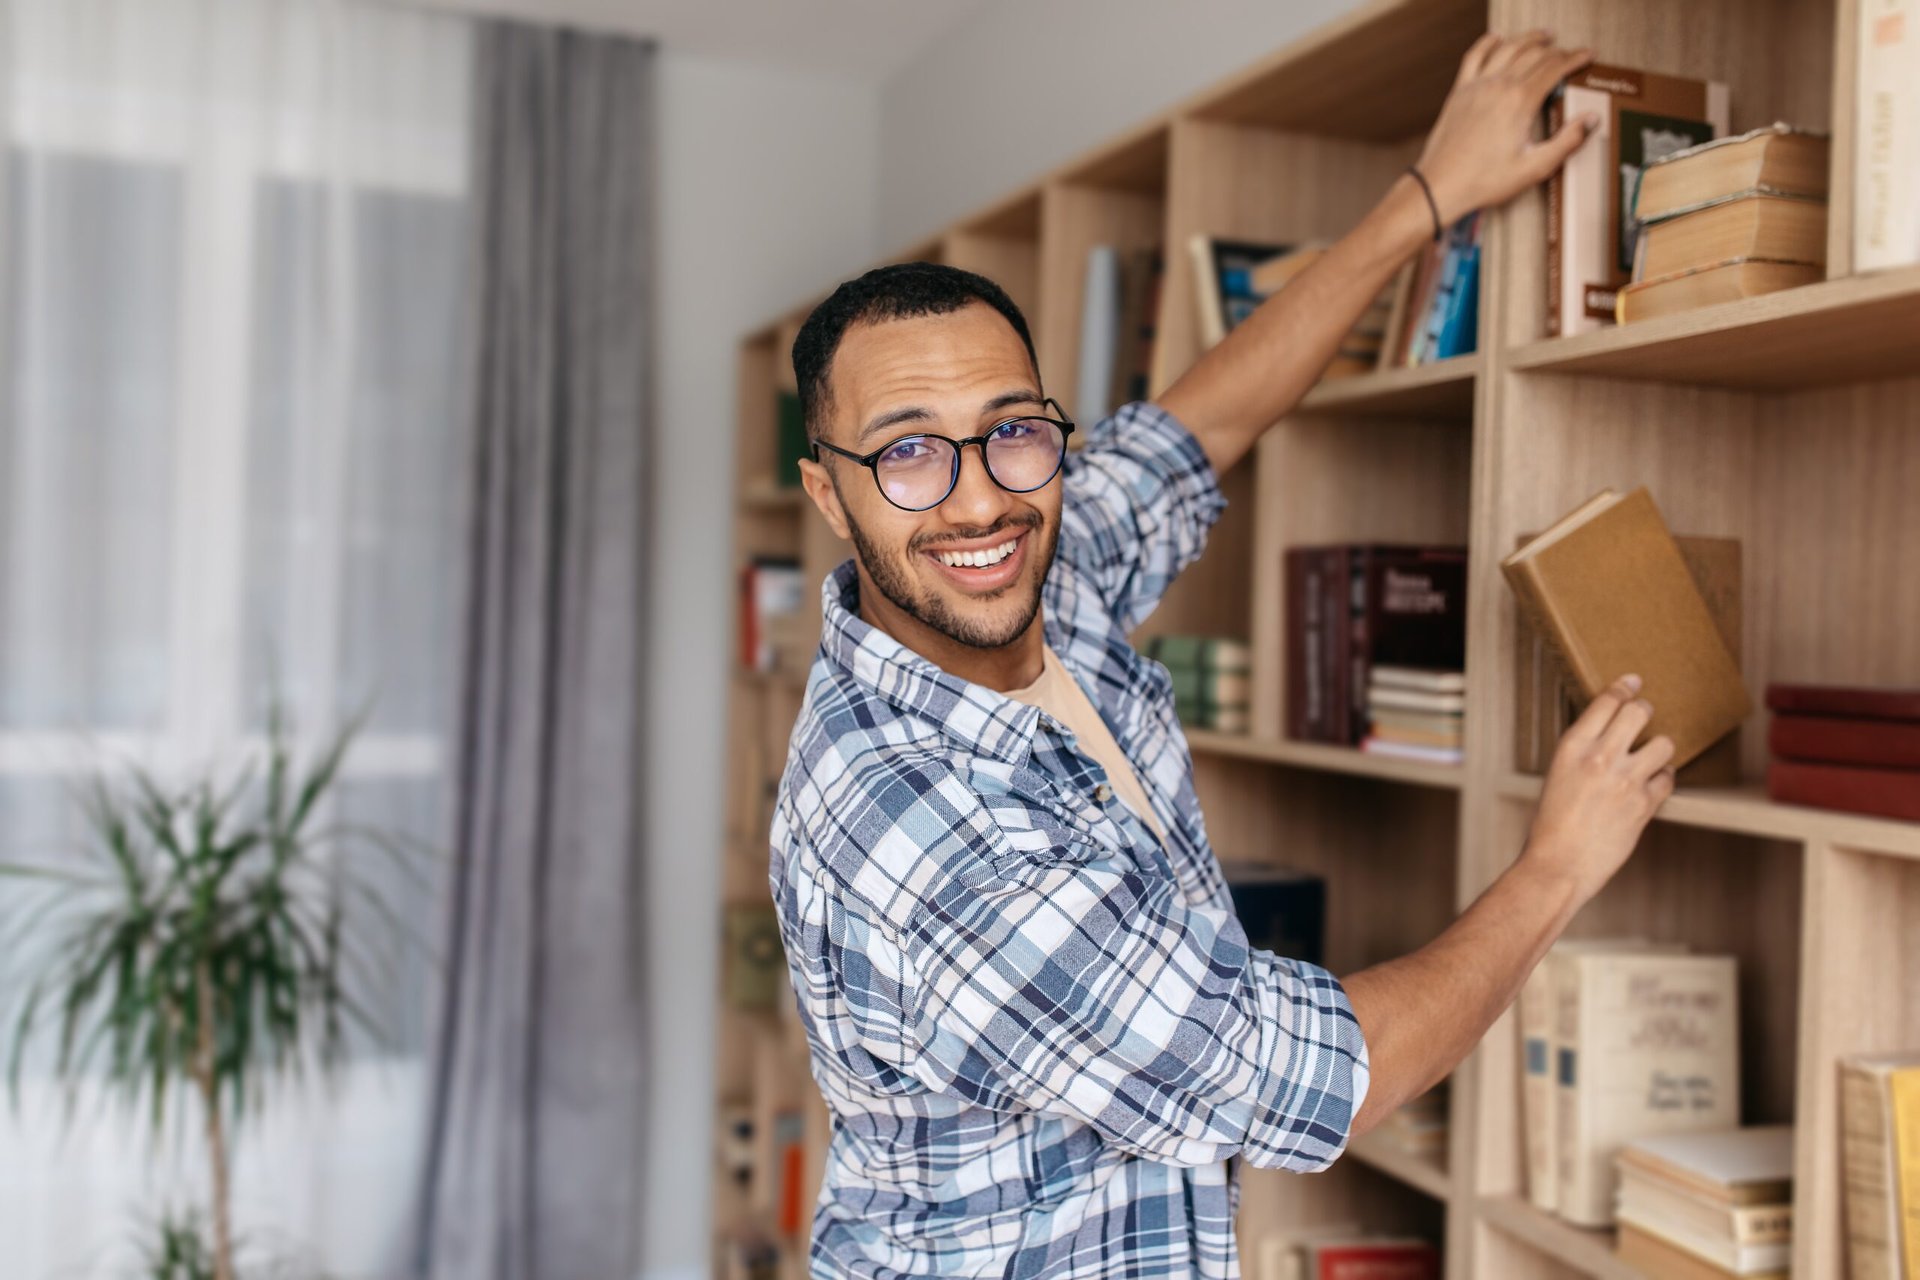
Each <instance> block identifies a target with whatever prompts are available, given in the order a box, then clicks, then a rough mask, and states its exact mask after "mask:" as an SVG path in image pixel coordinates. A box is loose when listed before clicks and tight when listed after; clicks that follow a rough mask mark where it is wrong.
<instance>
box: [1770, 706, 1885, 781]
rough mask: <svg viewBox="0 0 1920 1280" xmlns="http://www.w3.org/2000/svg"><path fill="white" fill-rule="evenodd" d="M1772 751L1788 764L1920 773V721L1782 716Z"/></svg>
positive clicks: (1772, 736)
mask: <svg viewBox="0 0 1920 1280" xmlns="http://www.w3.org/2000/svg"><path fill="white" fill-rule="evenodd" d="M1767 747H1768V749H1769V750H1771V751H1772V752H1773V754H1774V755H1776V756H1778V757H1780V758H1781V759H1784V760H1805V761H1809V762H1812V763H1816V764H1863V765H1872V766H1878V767H1881V768H1892V769H1920V722H1909V723H1903V722H1901V721H1898V720H1862V719H1851V718H1848V717H1846V716H1803V715H1794V714H1792V713H1791V712H1784V713H1778V714H1776V715H1775V716H1774V717H1773V723H1772V724H1771V725H1769V726H1768V728H1767Z"/></svg>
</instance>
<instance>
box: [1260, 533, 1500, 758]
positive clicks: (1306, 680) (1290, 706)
mask: <svg viewBox="0 0 1920 1280" xmlns="http://www.w3.org/2000/svg"><path fill="white" fill-rule="evenodd" d="M1286 593H1287V594H1286V602H1287V614H1286V618H1287V621H1286V733H1287V736H1288V737H1289V738H1292V739H1294V740H1295V741H1298V742H1326V743H1332V744H1334V745H1337V746H1348V747H1350V746H1356V745H1358V744H1359V743H1360V742H1361V741H1362V740H1363V739H1364V738H1366V737H1367V735H1368V729H1369V728H1370V727H1371V725H1372V723H1373V716H1372V708H1371V703H1372V700H1373V696H1374V692H1375V691H1374V680H1373V673H1374V671H1375V670H1376V669H1377V668H1382V667H1384V668H1400V669H1402V670H1404V671H1410V672H1412V673H1414V674H1413V675H1411V676H1407V677H1403V679H1415V680H1428V681H1430V680H1432V679H1434V678H1435V676H1434V673H1457V672H1459V671H1461V670H1463V669H1464V668H1465V666H1466V651H1467V622H1466V618H1467V612H1466V599H1467V553H1466V549H1465V548H1464V547H1420V546H1393V545H1379V544H1372V543H1357V544H1356V543H1338V544H1334V545H1331V546H1311V547H1289V548H1288V549H1287V552H1286ZM1442 678H1443V679H1444V677H1442ZM1412 692H1414V693H1416V694H1417V695H1418V696H1419V698H1426V697H1429V696H1431V695H1430V694H1429V693H1428V692H1424V691H1420V690H1414V691H1412ZM1438 696H1439V697H1440V698H1441V699H1442V700H1443V701H1444V700H1448V699H1452V700H1456V701H1457V700H1459V699H1460V698H1461V696H1462V695H1461V694H1460V693H1458V692H1457V691H1456V692H1453V693H1446V692H1442V693H1441V694H1439V695H1438ZM1400 709H1402V710H1414V711H1422V710H1425V708H1421V707H1414V708H1400ZM1429 727H1430V726H1429ZM1454 747H1455V749H1456V750H1457V748H1458V743H1457V742H1456V743H1455V744H1454Z"/></svg>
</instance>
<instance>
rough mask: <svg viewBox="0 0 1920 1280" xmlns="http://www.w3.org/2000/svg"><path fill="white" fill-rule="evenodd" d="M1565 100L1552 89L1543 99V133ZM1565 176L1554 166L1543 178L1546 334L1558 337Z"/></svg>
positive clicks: (1553, 128)
mask: <svg viewBox="0 0 1920 1280" xmlns="http://www.w3.org/2000/svg"><path fill="white" fill-rule="evenodd" d="M1566 115H1567V102H1566V93H1565V90H1564V89H1562V90H1556V91H1555V92H1554V94H1553V96H1552V97H1550V98H1548V99H1547V134H1546V136H1547V137H1549V138H1551V137H1553V136H1554V135H1555V134H1557V133H1559V132H1560V125H1561V123H1562V122H1563V121H1564V120H1565V119H1566ZM1565 186H1566V179H1565V178H1563V177H1562V176H1561V172H1560V169H1559V168H1558V167H1555V169H1554V171H1553V176H1552V177H1550V178H1548V179H1547V336H1548V337H1549V338H1557V337H1559V336H1560V331H1561V319H1560V279H1561V275H1562V273H1563V272H1565V270H1566V266H1565V264H1564V263H1562V262H1561V260H1560V258H1561V254H1562V252H1563V251H1564V250H1565V247H1566V246H1565V234H1566V233H1565V231H1564V230H1563V229H1562V227H1561V225H1560V224H1561V221H1562V219H1563V218H1564V216H1565V212H1566V209H1565V206H1566V200H1567V195H1566V190H1565Z"/></svg>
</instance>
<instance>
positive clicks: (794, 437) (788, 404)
mask: <svg viewBox="0 0 1920 1280" xmlns="http://www.w3.org/2000/svg"><path fill="white" fill-rule="evenodd" d="M779 402H780V429H779V433H778V447H779V451H780V452H779V456H778V457H777V458H775V460H774V464H773V482H774V483H775V484H777V485H779V486H780V487H781V488H782V489H798V488H799V487H800V459H802V458H804V457H806V456H807V415H806V411H805V410H804V409H802V408H801V406H800V397H799V396H797V395H795V394H794V393H793V392H791V391H782V392H780V393H779Z"/></svg>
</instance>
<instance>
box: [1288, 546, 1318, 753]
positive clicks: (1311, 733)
mask: <svg viewBox="0 0 1920 1280" xmlns="http://www.w3.org/2000/svg"><path fill="white" fill-rule="evenodd" d="M1286 575H1287V716H1286V722H1287V736H1288V737H1289V738H1291V739H1293V740H1294V741H1296V742H1312V741H1313V740H1314V737H1315V733H1316V730H1317V728H1318V726H1319V722H1320V714H1319V709H1320V703H1319V697H1320V695H1319V686H1318V685H1317V684H1316V683H1315V679H1314V677H1315V669H1316V667H1317V665H1318V655H1319V649H1320V607H1321V596H1320V590H1319V588H1320V557H1319V555H1318V553H1317V552H1315V551H1314V549H1313V548H1311V547H1289V548H1288V549H1287V553H1286Z"/></svg>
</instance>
